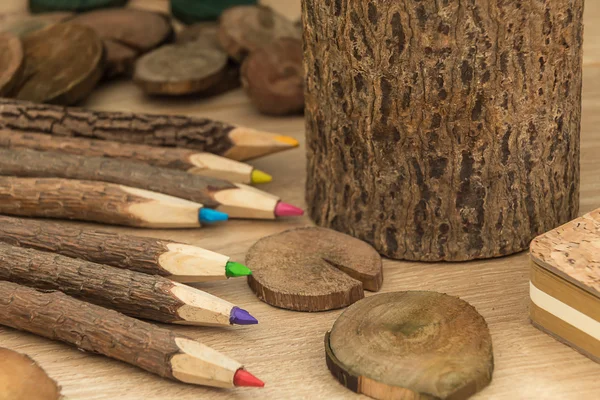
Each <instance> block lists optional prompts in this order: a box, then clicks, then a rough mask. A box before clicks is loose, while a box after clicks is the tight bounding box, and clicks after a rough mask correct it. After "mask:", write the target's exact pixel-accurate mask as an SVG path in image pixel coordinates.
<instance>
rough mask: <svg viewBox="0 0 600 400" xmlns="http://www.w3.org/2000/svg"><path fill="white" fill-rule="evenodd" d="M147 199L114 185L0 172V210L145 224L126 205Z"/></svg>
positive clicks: (19, 214) (2, 212) (63, 217)
mask: <svg viewBox="0 0 600 400" xmlns="http://www.w3.org/2000/svg"><path fill="white" fill-rule="evenodd" d="M147 201H148V199H145V198H142V197H138V196H135V195H132V194H130V193H126V192H125V191H123V190H122V189H121V188H120V187H119V186H118V185H113V184H110V183H104V182H88V181H76V180H68V179H45V178H41V179H32V178H29V179H27V178H15V177H10V176H0V214H5V215H16V216H21V217H40V218H58V219H76V220H80V221H94V222H102V223H105V224H112V225H125V226H135V227H137V226H140V227H143V226H145V223H146V222H145V221H143V220H142V219H141V218H139V217H136V216H135V215H133V214H131V212H130V211H129V207H130V206H131V205H133V204H138V203H145V202H147Z"/></svg>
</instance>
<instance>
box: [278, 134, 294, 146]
mask: <svg viewBox="0 0 600 400" xmlns="http://www.w3.org/2000/svg"><path fill="white" fill-rule="evenodd" d="M275 140H276V141H278V142H280V143H284V144H288V145H290V146H293V147H298V146H299V145H300V142H298V141H297V140H296V139H294V138H293V137H289V136H283V135H280V136H277V137H275Z"/></svg>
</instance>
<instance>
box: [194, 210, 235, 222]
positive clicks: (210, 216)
mask: <svg viewBox="0 0 600 400" xmlns="http://www.w3.org/2000/svg"><path fill="white" fill-rule="evenodd" d="M199 217H200V222H202V223H205V224H210V223H213V222H220V221H227V220H228V219H229V215H227V214H225V213H224V212H221V211H217V210H211V209H210V208H201V209H200V216H199Z"/></svg>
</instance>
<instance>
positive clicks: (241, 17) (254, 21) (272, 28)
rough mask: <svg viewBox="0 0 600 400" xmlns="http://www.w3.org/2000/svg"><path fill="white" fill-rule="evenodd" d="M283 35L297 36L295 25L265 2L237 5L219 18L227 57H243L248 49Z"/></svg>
mask: <svg viewBox="0 0 600 400" xmlns="http://www.w3.org/2000/svg"><path fill="white" fill-rule="evenodd" d="M282 37H293V38H298V39H299V38H300V33H299V31H298V28H296V27H295V26H294V23H293V22H292V21H290V20H288V19H287V18H285V17H284V16H283V15H280V14H277V13H276V12H275V11H273V10H272V9H270V8H269V7H265V6H239V7H233V8H230V9H228V10H226V11H225V12H224V13H223V14H222V15H221V18H220V25H219V42H220V43H221V46H223V49H225V51H226V52H227V54H229V56H230V57H232V58H234V59H236V60H238V61H242V60H243V59H244V58H245V57H246V55H248V54H249V53H250V52H252V51H254V50H257V49H259V48H261V47H263V46H266V45H268V44H269V43H271V42H273V41H274V40H276V39H279V38H282Z"/></svg>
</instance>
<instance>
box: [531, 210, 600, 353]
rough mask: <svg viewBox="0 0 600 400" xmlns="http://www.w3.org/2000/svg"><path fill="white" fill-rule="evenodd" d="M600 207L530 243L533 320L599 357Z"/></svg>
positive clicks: (551, 332)
mask: <svg viewBox="0 0 600 400" xmlns="http://www.w3.org/2000/svg"><path fill="white" fill-rule="evenodd" d="M599 250H600V209H598V210H595V211H593V212H591V213H589V214H586V215H584V216H583V217H581V218H578V219H575V220H573V221H571V222H569V223H568V224H565V225H563V226H561V227H559V228H556V229H555V230H553V231H550V232H548V233H546V234H544V235H542V236H540V237H538V238H536V239H535V240H534V241H533V242H532V244H531V261H532V262H531V283H530V297H531V303H530V316H531V321H532V323H533V324H534V325H535V326H536V327H538V328H540V329H541V330H542V331H544V332H546V333H548V334H550V335H551V336H553V337H555V338H556V339H558V340H559V341H561V342H563V343H566V344H568V345H569V346H572V347H574V348H575V349H577V350H578V351H580V352H581V353H583V354H584V355H586V356H588V357H590V358H591V359H592V360H594V361H596V362H600V253H599Z"/></svg>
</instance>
